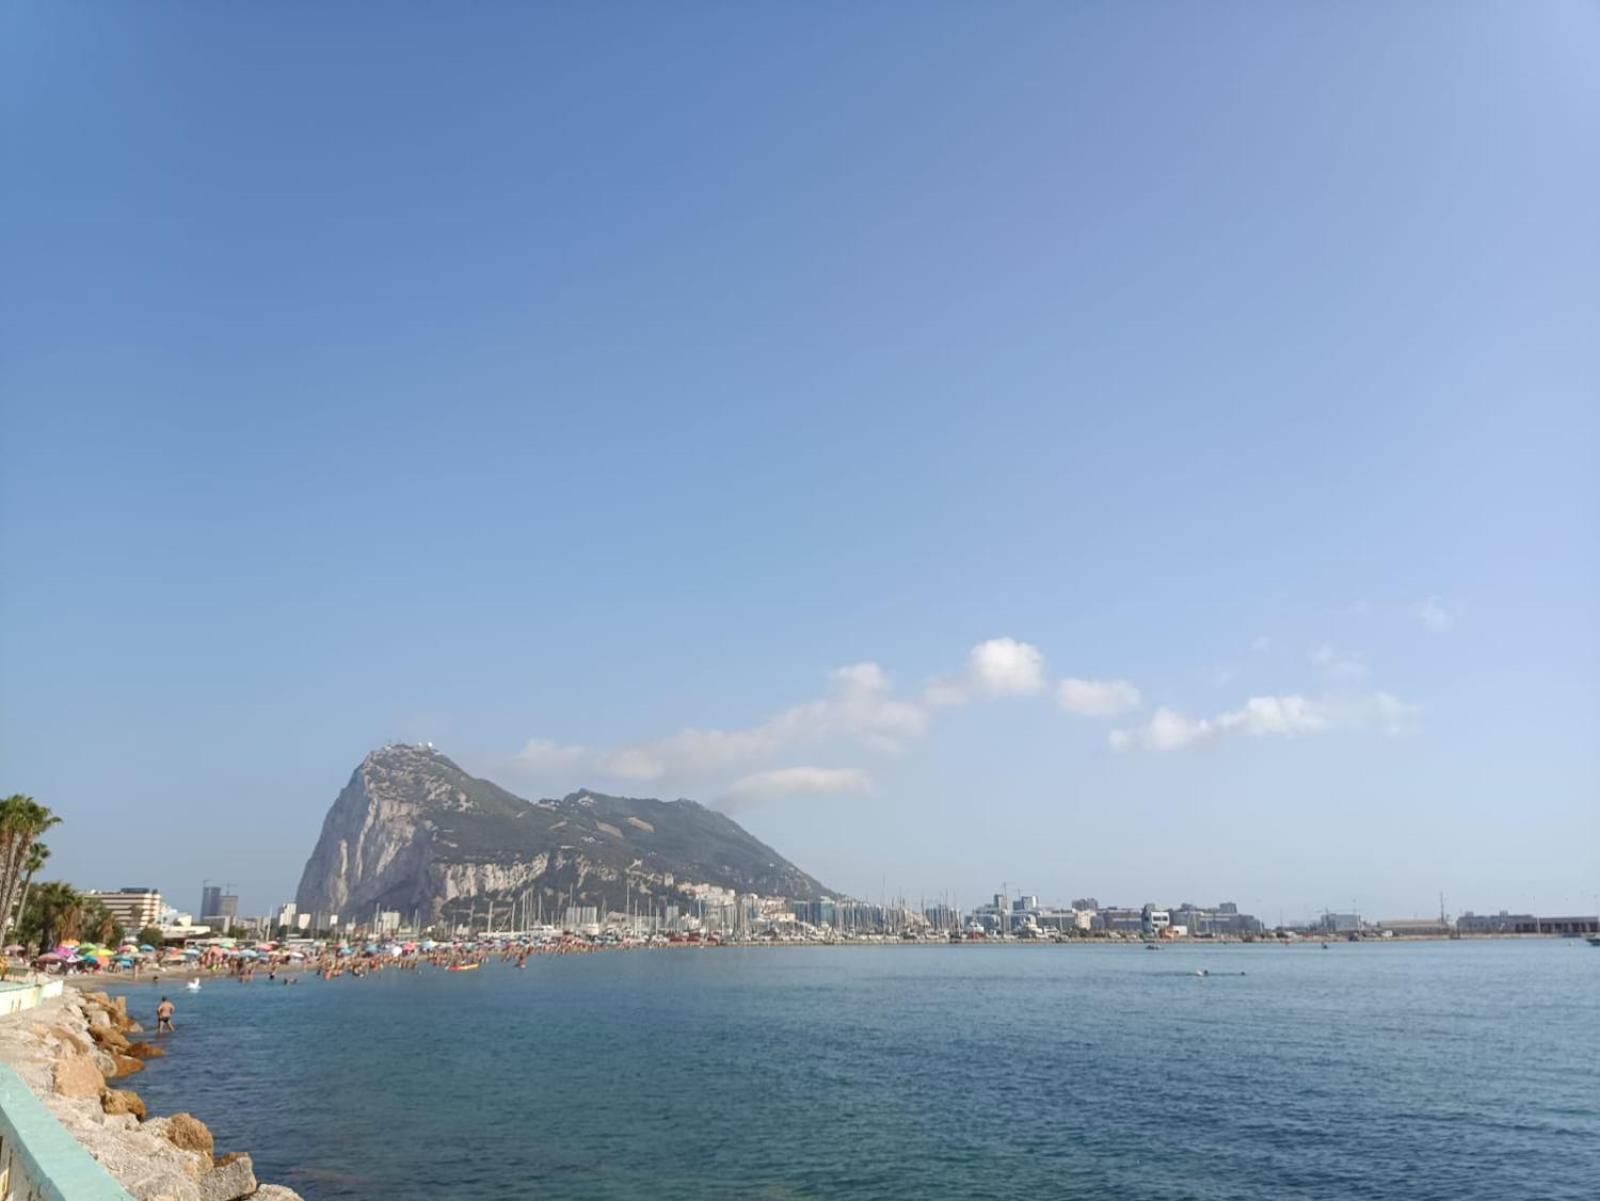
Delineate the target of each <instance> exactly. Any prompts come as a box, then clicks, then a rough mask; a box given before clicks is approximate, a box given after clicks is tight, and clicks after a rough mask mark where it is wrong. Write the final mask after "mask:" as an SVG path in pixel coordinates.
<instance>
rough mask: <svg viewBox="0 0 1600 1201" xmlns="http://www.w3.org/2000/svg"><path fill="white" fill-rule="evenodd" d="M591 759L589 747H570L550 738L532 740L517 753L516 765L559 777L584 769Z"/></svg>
mask: <svg viewBox="0 0 1600 1201" xmlns="http://www.w3.org/2000/svg"><path fill="white" fill-rule="evenodd" d="M590 759H591V754H590V751H589V749H588V748H587V747H582V746H568V745H565V744H563V743H559V742H552V741H551V740H550V739H548V738H530V739H528V741H527V743H526V744H525V745H524V746H523V748H522V750H520V751H518V752H517V758H516V763H517V765H518V766H519V767H522V768H525V769H526V770H528V771H531V772H541V773H547V774H549V775H559V774H562V773H564V772H570V771H578V770H580V769H582V768H583V767H585V766H586V765H587V764H588V763H589V762H590Z"/></svg>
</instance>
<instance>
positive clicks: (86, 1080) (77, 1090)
mask: <svg viewBox="0 0 1600 1201" xmlns="http://www.w3.org/2000/svg"><path fill="white" fill-rule="evenodd" d="M135 1062H138V1061H137V1060H135ZM140 1066H141V1067H143V1066H144V1065H143V1064H140ZM50 1083H51V1086H52V1087H53V1088H54V1089H55V1090H56V1092H58V1093H60V1094H61V1095H62V1096H63V1097H94V1098H98V1097H99V1096H100V1091H101V1090H102V1089H103V1088H105V1086H106V1078H105V1075H104V1074H103V1073H102V1072H101V1071H100V1069H99V1068H97V1067H95V1065H94V1060H92V1059H90V1058H89V1057H88V1056H87V1055H63V1056H62V1057H61V1058H60V1059H58V1060H56V1062H55V1066H54V1068H52V1069H51V1080H50Z"/></svg>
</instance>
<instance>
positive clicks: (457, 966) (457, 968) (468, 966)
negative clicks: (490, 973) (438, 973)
mask: <svg viewBox="0 0 1600 1201" xmlns="http://www.w3.org/2000/svg"><path fill="white" fill-rule="evenodd" d="M482 966H483V964H481V963H452V964H451V965H450V966H449V967H447V968H445V969H444V970H445V971H447V972H475V971H477V970H478V969H479V968H480V967H482Z"/></svg>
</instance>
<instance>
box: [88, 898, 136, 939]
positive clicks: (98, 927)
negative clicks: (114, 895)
mask: <svg viewBox="0 0 1600 1201" xmlns="http://www.w3.org/2000/svg"><path fill="white" fill-rule="evenodd" d="M125 933H126V931H125V930H123V928H122V927H121V925H119V924H118V922H117V919H116V918H115V917H113V916H112V915H111V910H109V909H107V908H106V906H105V902H103V901H101V900H100V899H99V898H98V897H82V898H81V899H80V902H79V905H78V929H77V934H78V935H79V936H81V937H83V938H87V939H88V940H89V941H90V942H97V943H100V944H101V945H102V946H104V945H106V944H108V943H119V942H121V941H122V936H123V934H125Z"/></svg>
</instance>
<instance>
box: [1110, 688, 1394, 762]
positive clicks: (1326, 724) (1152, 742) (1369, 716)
mask: <svg viewBox="0 0 1600 1201" xmlns="http://www.w3.org/2000/svg"><path fill="white" fill-rule="evenodd" d="M1420 713H1421V710H1420V708H1418V707H1417V706H1416V705H1410V704H1407V703H1406V702H1404V701H1401V700H1399V699H1398V698H1396V697H1394V696H1391V695H1390V694H1389V693H1387V692H1372V693H1366V694H1363V695H1358V696H1335V697H1321V698H1313V697H1306V696H1301V695H1299V694H1297V693H1295V694H1289V695H1286V696H1256V697H1251V698H1250V699H1249V700H1247V701H1246V702H1245V703H1244V704H1243V705H1241V706H1240V707H1239V708H1237V709H1231V710H1228V711H1227V712H1224V713H1218V714H1216V715H1214V716H1212V717H1202V718H1191V717H1186V716H1184V715H1183V714H1182V713H1179V712H1177V711H1176V710H1174V709H1168V708H1166V707H1162V708H1160V709H1157V710H1156V711H1155V713H1154V714H1152V715H1151V718H1150V720H1149V721H1148V722H1146V723H1145V724H1144V725H1142V726H1138V727H1135V728H1134V729H1129V730H1113V731H1112V732H1111V734H1110V736H1109V738H1108V739H1107V741H1108V743H1109V745H1110V746H1111V749H1112V750H1117V751H1125V750H1129V749H1131V748H1133V747H1136V746H1137V747H1143V748H1145V749H1147V750H1152V751H1176V750H1182V749H1184V748H1185V747H1189V746H1195V745H1199V744H1202V743H1208V742H1215V741H1217V740H1219V739H1222V738H1226V737H1230V736H1233V735H1242V736H1245V737H1252V738H1295V737H1299V736H1302V735H1307V734H1320V733H1324V732H1326V731H1330V730H1357V731H1359V730H1377V731H1379V732H1381V733H1384V734H1391V735H1394V734H1404V733H1407V732H1409V731H1410V730H1412V729H1413V728H1415V725H1416V721H1417V718H1418V716H1419V715H1420Z"/></svg>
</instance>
